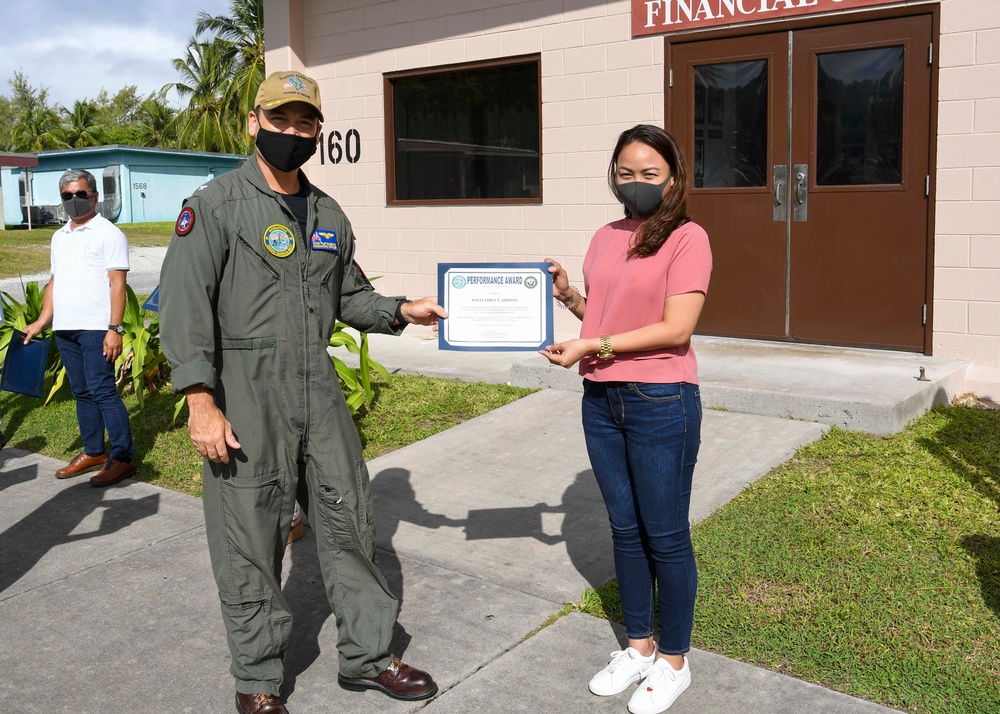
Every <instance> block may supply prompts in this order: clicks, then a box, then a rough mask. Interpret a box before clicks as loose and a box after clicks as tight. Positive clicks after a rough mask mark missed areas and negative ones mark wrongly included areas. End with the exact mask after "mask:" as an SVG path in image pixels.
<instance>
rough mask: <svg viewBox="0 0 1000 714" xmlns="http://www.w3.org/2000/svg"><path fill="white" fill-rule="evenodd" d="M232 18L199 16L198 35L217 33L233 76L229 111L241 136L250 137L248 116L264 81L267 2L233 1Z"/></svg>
mask: <svg viewBox="0 0 1000 714" xmlns="http://www.w3.org/2000/svg"><path fill="white" fill-rule="evenodd" d="M229 7H230V13H231V14H230V15H219V16H216V17H213V16H211V15H209V14H208V13H206V12H204V11H203V12H201V13H199V14H198V24H197V25H196V26H195V27H196V35H200V34H202V33H204V32H212V33H214V34H215V40H214V41H215V42H217V43H219V44H220V46H221V61H222V63H223V64H225V65H226V66H227V67H228V71H229V72H230V73H231V75H230V80H229V83H228V85H227V89H226V103H227V105H228V106H227V108H228V109H230V110H231V111H232V112H234V113H235V116H234V117H233V118H234V119H236V120H238V124H237V125H238V127H239V130H240V132H241V135H244V136H245V135H246V128H247V127H246V120H247V115H248V114H249V113H250V112H251V111H252V110H253V108H254V99H255V98H256V96H257V89H258V87H260V84H261V82H263V81H264V3H263V0H249V1H248V2H240V1H239V0H232V2H231V3H230V6H229Z"/></svg>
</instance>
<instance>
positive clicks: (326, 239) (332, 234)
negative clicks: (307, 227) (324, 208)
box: [311, 228, 340, 253]
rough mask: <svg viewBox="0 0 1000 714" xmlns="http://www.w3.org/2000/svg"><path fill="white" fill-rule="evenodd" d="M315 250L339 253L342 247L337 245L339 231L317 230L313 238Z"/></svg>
mask: <svg viewBox="0 0 1000 714" xmlns="http://www.w3.org/2000/svg"><path fill="white" fill-rule="evenodd" d="M311 240H312V249H313V250H328V251H330V252H331V253H339V252H340V246H339V245H337V231H327V230H321V229H319V228H317V229H316V230H314V231H313V233H312V236H311Z"/></svg>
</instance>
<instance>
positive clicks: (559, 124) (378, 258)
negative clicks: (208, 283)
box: [265, 0, 663, 335]
mask: <svg viewBox="0 0 1000 714" xmlns="http://www.w3.org/2000/svg"><path fill="white" fill-rule="evenodd" d="M295 5H296V3H295V2H294V1H292V2H289V0H273V1H272V0H268V1H267V2H265V18H266V24H265V32H266V34H267V36H268V37H269V38H270V37H272V36H275V35H276V34H277V33H279V32H280V33H283V35H284V36H291V34H292V33H291V31H290V29H288V28H287V27H282V26H281V23H287V22H288V21H287V18H288V16H289V14H292V15H294V13H295V12H296V11H297V10H296V7H295ZM461 6H462V8H463V9H465V12H460V13H456V12H455V4H454V3H451V2H447V1H445V0H428V1H427V2H413V1H412V0H411V1H404V0H393V1H391V2H365V3H362V2H356V1H351V0H305V1H304V2H302V4H301V12H302V14H303V16H304V23H305V37H304V47H301V48H295V47H294V46H293V47H292V50H293V51H291V52H289V51H288V49H287V48H284V47H283V48H281V49H280V50H279V51H277V53H276V54H271V53H269V55H268V61H269V62H270V64H269V66H268V70H269V71H274V70H276V69H282V68H284V66H283V65H281V64H278V62H279V61H283V62H287V63H288V66H289V67H290V68H291V67H295V66H296V64H297V63H298V62H301V64H302V67H301V68H302V69H303V70H304V71H306V72H307V73H308V74H310V76H313V77H315V78H316V79H317V80H319V81H320V85H321V92H322V95H323V99H324V113H325V115H326V122H325V124H324V130H325V131H330V130H337V131H340V133H341V134H342V135H345V134H346V132H347V130H349V129H356V130H357V131H358V132H359V133H360V134H361V138H362V154H361V160H360V161H359V162H358V163H356V164H348V163H347V162H341V163H340V164H337V165H331V164H329V163H327V164H326V165H320V163H319V160H318V159H316V158H314V159H313V160H312V161H311V163H310V165H309V166H308V167H307V170H308V173H309V176H310V178H311V179H312V180H313V181H314V182H315V183H316V184H317V185H319V186H321V187H322V188H323V189H324V190H327V191H329V192H330V193H331V195H333V196H334V197H335V198H337V200H338V201H340V202H341V204H342V205H343V206H344V207H345V210H346V211H347V214H348V216H349V217H350V219H351V221H352V223H353V224H354V227H355V231H356V233H357V234H358V246H359V250H358V259H359V262H360V263H361V264H362V265H363V266H364V269H365V271H366V272H368V273H369V274H375V275H381V276H383V277H382V278H381V279H380V281H379V286H378V287H379V290H380V291H381V292H385V293H387V294H405V295H409V296H419V295H429V294H434V293H436V290H437V264H438V262H461V261H537V260H541V259H543V258H545V257H551V258H554V259H556V260H559V261H560V262H562V263H564V264H565V265H566V267H567V269H568V270H569V273H570V275H571V277H573V278H574V280H575V282H577V283H579V284H581V285H582V282H583V276H582V262H583V256H584V253H585V252H586V249H587V244H588V242H589V239H590V237H591V236H592V235H593V233H594V231H595V230H596V229H597V228H599V227H600V226H602V225H604V224H605V223H607V222H608V221H610V220H615V219H617V218H619V217H621V215H622V210H621V207H620V205H619V204H617V203H616V202H615V201H614V199H613V198H612V197H611V195H610V193H609V192H608V188H607V183H606V179H605V178H604V177H605V176H606V174H607V166H608V160H609V158H610V154H611V149H612V148H613V147H614V143H615V140H616V139H617V136H618V134H619V133H620V132H621V131H622V130H624V129H626V128H628V127H630V126H632V125H634V124H637V123H639V122H652V123H658V124H661V125H662V122H663V40H662V39H661V38H654V39H642V40H631V39H630V25H629V23H630V15H629V3H628V2H627V1H619V2H612V3H605V2H598V1H596V0H565V1H564V0H554V1H553V0H541V1H539V2H525V3H513V4H512V3H510V2H509V0H508V2H506V3H505V2H503V0H478V1H471V2H464V3H462V4H461ZM532 53H540V54H541V72H542V85H541V94H542V102H543V104H542V127H543V128H542V151H543V159H542V172H543V173H542V198H543V201H544V203H543V205H540V206H452V207H423V206H406V207H403V206H393V207H386V168H385V117H384V105H383V89H382V87H383V84H382V83H383V77H382V75H383V73H384V72H392V71H397V70H406V69H420V68H426V67H434V66H440V65H447V64H454V63H460V62H471V61H476V60H487V59H496V58H500V57H510V56H517V55H524V54H532ZM555 328H556V332H557V333H560V334H565V335H569V334H571V333H573V331H578V330H579V322H577V321H576V320H575V319H573V318H568V316H567V315H565V314H562V313H561V311H557V314H556V325H555Z"/></svg>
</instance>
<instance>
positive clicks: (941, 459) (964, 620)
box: [578, 407, 1000, 714]
mask: <svg viewBox="0 0 1000 714" xmlns="http://www.w3.org/2000/svg"><path fill="white" fill-rule="evenodd" d="M693 538H694V546H695V552H696V556H697V558H698V568H699V590H698V602H697V608H696V611H695V627H694V637H693V644H694V645H695V646H696V647H700V648H703V649H707V650H711V651H713V652H718V653H719V654H722V655H725V656H727V657H733V658H735V659H739V660H741V661H743V662H749V663H751V664H754V665H758V666H761V667H766V668H768V669H771V670H774V671H777V672H782V673H784V674H788V675H790V676H793V677H797V678H799V679H804V680H808V681H810V682H815V683H817V684H820V685H822V686H824V687H828V688H831V689H835V690H838V691H841V692H845V693H847V694H851V695H853V696H857V697H862V698H864V699H868V700H871V701H874V702H879V703H881V704H884V705H886V706H889V707H893V708H895V709H900V710H903V711H909V712H947V713H948V714H953V713H954V714H959V713H968V714H985V713H986V712H997V711H1000V686H998V684H1000V682H998V676H1000V411H986V410H979V409H971V408H957V407H953V408H946V409H936V410H934V411H932V412H931V413H929V414H927V415H926V416H924V417H923V418H921V419H919V420H917V421H915V422H914V423H913V424H911V425H910V427H909V428H908V429H907V430H906V431H905V432H903V433H901V434H897V435H894V436H890V437H885V438H880V437H874V436H869V435H866V434H860V433H856V432H844V431H839V430H836V429H834V430H833V431H832V432H830V433H829V434H828V435H827V436H826V437H825V438H823V439H822V440H821V441H818V442H816V443H814V444H811V445H809V446H806V447H804V448H802V449H801V450H800V451H799V452H798V453H797V454H796V456H795V458H793V459H792V460H791V461H789V462H788V463H786V464H784V465H783V466H781V467H779V468H777V469H775V470H774V471H772V472H771V473H770V474H768V475H767V476H765V477H764V478H762V479H760V480H759V481H757V482H756V483H754V484H752V485H751V486H750V487H749V488H747V489H746V490H745V491H744V492H743V493H741V494H740V495H739V496H738V497H737V498H736V499H734V500H733V501H732V502H731V503H729V504H727V505H726V506H724V507H722V508H721V509H719V510H718V511H717V512H716V513H714V514H713V515H712V516H710V517H709V518H707V519H705V520H704V521H702V522H701V523H699V524H697V525H696V526H695V528H694V532H693ZM578 607H580V608H581V609H585V610H588V611H590V612H592V613H594V614H598V615H602V614H604V615H607V616H609V617H611V618H612V619H615V620H618V621H620V619H621V614H620V603H619V602H618V599H617V591H616V585H615V584H614V583H611V584H609V585H608V586H605V587H604V588H601V589H599V590H598V591H596V592H595V591H590V592H588V593H586V594H585V597H584V600H583V602H582V604H581V605H579V606H578Z"/></svg>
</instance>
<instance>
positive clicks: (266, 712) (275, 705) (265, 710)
mask: <svg viewBox="0 0 1000 714" xmlns="http://www.w3.org/2000/svg"><path fill="white" fill-rule="evenodd" d="M236 711H237V712H239V714H288V710H287V709H285V707H284V705H283V704H282V703H281V700H280V699H278V698H277V697H276V696H274V695H273V694H268V693H266V692H264V693H262V694H240V693H239V692H237V693H236Z"/></svg>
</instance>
